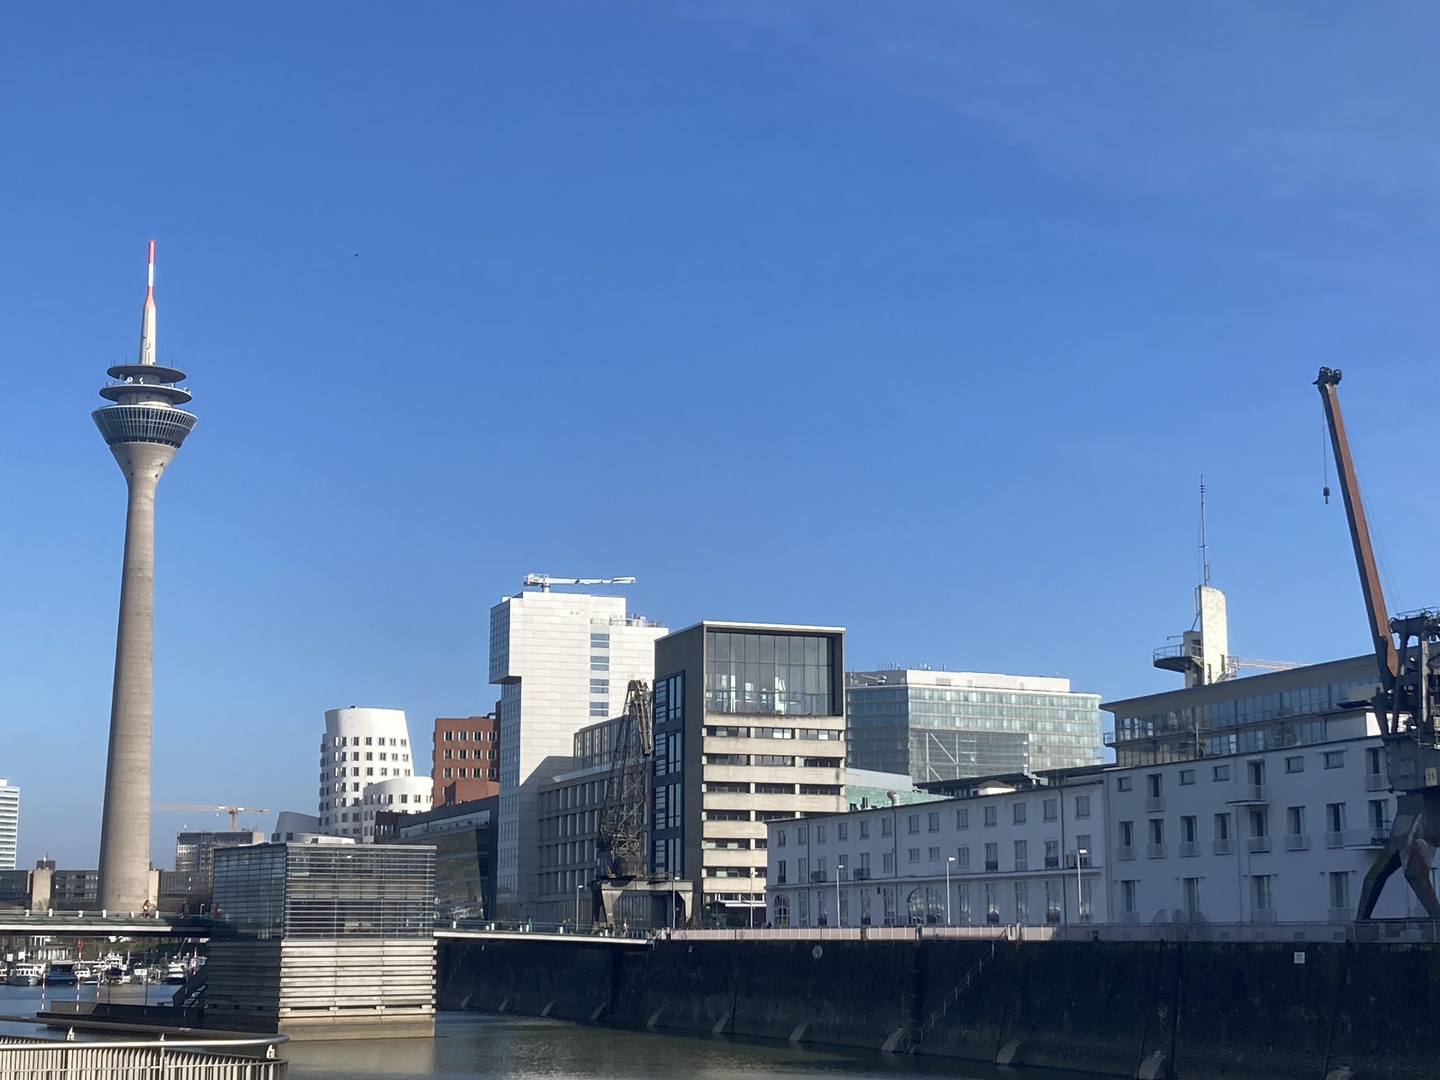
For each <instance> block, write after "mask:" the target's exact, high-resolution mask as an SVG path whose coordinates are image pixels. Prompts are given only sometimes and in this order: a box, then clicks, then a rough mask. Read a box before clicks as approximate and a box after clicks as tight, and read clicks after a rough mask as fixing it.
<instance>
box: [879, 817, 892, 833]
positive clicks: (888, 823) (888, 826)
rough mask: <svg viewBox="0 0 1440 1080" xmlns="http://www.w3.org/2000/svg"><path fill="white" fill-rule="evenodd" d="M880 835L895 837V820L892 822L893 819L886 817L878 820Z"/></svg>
mask: <svg viewBox="0 0 1440 1080" xmlns="http://www.w3.org/2000/svg"><path fill="white" fill-rule="evenodd" d="M880 835H881V836H893V835H895V820H894V819H893V818H888V817H887V818H881V819H880Z"/></svg>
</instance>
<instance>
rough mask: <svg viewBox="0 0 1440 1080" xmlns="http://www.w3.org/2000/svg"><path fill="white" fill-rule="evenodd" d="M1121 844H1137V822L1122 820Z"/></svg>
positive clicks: (1126, 845) (1125, 845) (1127, 845)
mask: <svg viewBox="0 0 1440 1080" xmlns="http://www.w3.org/2000/svg"><path fill="white" fill-rule="evenodd" d="M1120 846H1121V847H1134V846H1135V823H1134V822H1133V821H1122V822H1120Z"/></svg>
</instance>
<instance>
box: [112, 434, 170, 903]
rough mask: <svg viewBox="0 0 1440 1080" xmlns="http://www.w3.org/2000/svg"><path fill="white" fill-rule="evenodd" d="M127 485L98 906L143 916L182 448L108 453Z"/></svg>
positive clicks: (138, 446) (121, 447)
mask: <svg viewBox="0 0 1440 1080" xmlns="http://www.w3.org/2000/svg"><path fill="white" fill-rule="evenodd" d="M110 450H111V452H112V453H113V454H114V455H115V460H116V461H117V462H118V463H119V465H120V469H121V471H123V472H124V473H125V480H126V482H127V484H128V485H129V492H130V498H129V505H128V508H127V510H126V514H125V565H124V570H123V572H122V574H121V578H120V625H119V630H118V634H117V637H116V642H115V688H114V692H113V695H112V697H111V700H110V753H109V757H108V759H107V762H106V767H105V815H104V819H103V821H102V823H101V826H100V895H99V906H100V907H101V908H104V909H106V910H108V911H140V910H141V909H142V908H143V907H144V906H145V901H146V900H148V899H150V893H151V890H150V712H151V701H152V685H153V682H154V639H155V487H156V484H157V483H158V482H159V480H160V474H161V473H162V472H164V471H165V466H166V465H168V464H169V463H170V459H171V458H173V457H174V456H175V450H176V448H175V447H173V446H168V445H166V444H164V443H154V442H123V443H115V444H114V445H112V446H111V447H110Z"/></svg>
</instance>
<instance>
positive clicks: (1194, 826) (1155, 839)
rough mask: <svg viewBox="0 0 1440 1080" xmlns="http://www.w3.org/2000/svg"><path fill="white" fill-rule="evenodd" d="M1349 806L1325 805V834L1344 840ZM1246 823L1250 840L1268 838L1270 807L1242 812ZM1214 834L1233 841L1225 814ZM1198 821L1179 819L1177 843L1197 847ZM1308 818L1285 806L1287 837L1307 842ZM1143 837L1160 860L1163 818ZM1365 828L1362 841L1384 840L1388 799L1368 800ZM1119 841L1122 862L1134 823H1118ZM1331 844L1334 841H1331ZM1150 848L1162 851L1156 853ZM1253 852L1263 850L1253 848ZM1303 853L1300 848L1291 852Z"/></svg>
mask: <svg viewBox="0 0 1440 1080" xmlns="http://www.w3.org/2000/svg"><path fill="white" fill-rule="evenodd" d="M1348 807H1349V804H1348V803H1343V802H1334V803H1326V804H1325V817H1324V821H1323V824H1324V826H1325V832H1326V833H1327V834H1328V835H1329V836H1331V837H1343V836H1344V834H1345V832H1346V831H1347V829H1348V827H1349V809H1348ZM1245 814H1246V817H1245V820H1247V821H1248V822H1249V826H1250V839H1252V840H1263V839H1266V838H1268V837H1269V836H1270V809H1269V807H1264V806H1258V807H1253V808H1251V809H1250V810H1248V811H1246V812H1245ZM1213 821H1214V834H1213V837H1212V839H1214V840H1215V841H1217V842H1219V843H1221V844H1223V843H1226V842H1228V841H1230V840H1231V839H1233V837H1234V834H1233V832H1232V831H1231V821H1232V819H1231V815H1230V813H1229V812H1228V811H1226V812H1224V813H1219V814H1215V815H1213ZM1199 822H1200V818H1199V815H1195V814H1190V815H1185V816H1182V817H1181V818H1180V842H1181V844H1194V845H1198V843H1199V841H1200V826H1199ZM1307 824H1308V815H1307V812H1306V807H1304V806H1287V807H1286V808H1285V825H1286V835H1287V836H1292V837H1305V838H1306V839H1307V841H1308V839H1309V829H1308V828H1307ZM1145 826H1146V838H1147V840H1148V841H1149V843H1150V845H1151V848H1152V851H1151V857H1152V858H1162V857H1163V855H1164V851H1163V848H1164V845H1165V819H1164V818H1159V817H1156V818H1148V819H1146V822H1145ZM1365 828H1366V830H1369V833H1370V835H1368V836H1367V837H1364V838H1361V839H1362V840H1364V841H1367V842H1368V841H1369V840H1371V839H1373V838H1374V837H1380V838H1383V837H1384V836H1386V835H1388V833H1389V831H1390V800H1389V799H1371V800H1370V801H1369V803H1368V804H1367V806H1366V812H1365ZM1118 839H1119V844H1120V849H1121V850H1120V851H1119V852H1117V855H1118V857H1119V858H1121V859H1126V858H1131V857H1133V856H1131V855H1129V854H1127V852H1129V851H1130V850H1132V849H1133V848H1134V847H1135V822H1134V821H1121V822H1119V823H1118ZM1332 842H1333V841H1332ZM1153 849H1161V850H1160V851H1158V852H1157V851H1155V850H1153ZM1252 850H1265V849H1262V848H1255V847H1254V846H1253V845H1252ZM1294 850H1303V849H1298V848H1297V849H1294ZM1182 853H1183V854H1199V851H1198V848H1197V849H1195V850H1190V851H1183V852H1182ZM1215 853H1216V854H1229V853H1230V852H1229V851H1228V850H1216V852H1215Z"/></svg>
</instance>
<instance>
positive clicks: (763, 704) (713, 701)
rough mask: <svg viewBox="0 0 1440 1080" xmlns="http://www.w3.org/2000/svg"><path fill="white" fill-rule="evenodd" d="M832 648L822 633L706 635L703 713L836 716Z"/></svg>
mask: <svg viewBox="0 0 1440 1080" xmlns="http://www.w3.org/2000/svg"><path fill="white" fill-rule="evenodd" d="M834 646H835V641H834V639H832V638H831V637H830V636H829V635H822V634H803V635H802V634H766V633H742V632H730V631H720V630H711V631H707V633H706V635H705V708H706V711H708V712H712V713H751V714H765V713H772V714H790V715H795V716H832V715H837V716H838V715H839V714H840V710H839V709H837V708H835V707H834V706H835V705H836V704H837V702H836V698H837V696H838V695H837V693H836V689H835V683H836V681H837V680H836V678H835V675H836V672H835V663H834ZM841 693H843V691H841Z"/></svg>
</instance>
